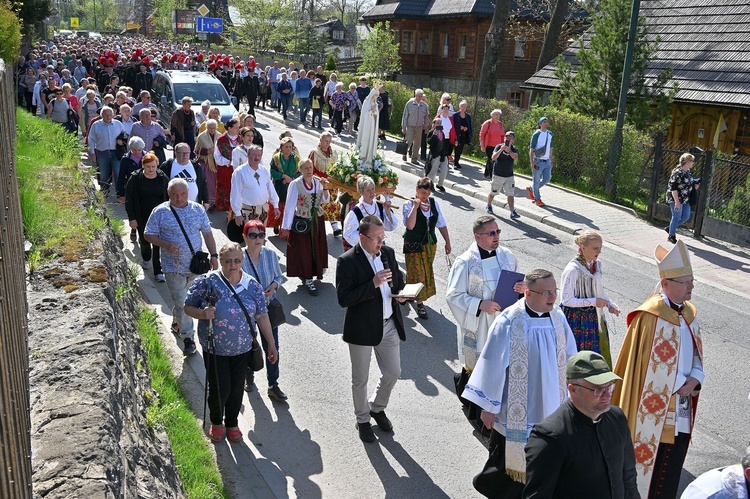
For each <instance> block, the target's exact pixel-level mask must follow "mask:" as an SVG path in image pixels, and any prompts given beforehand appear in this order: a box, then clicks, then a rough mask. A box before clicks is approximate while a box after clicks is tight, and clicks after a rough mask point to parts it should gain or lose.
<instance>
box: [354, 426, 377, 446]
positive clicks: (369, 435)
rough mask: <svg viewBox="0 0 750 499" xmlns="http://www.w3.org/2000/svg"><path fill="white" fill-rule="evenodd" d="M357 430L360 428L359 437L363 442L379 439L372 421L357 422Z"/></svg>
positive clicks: (369, 442)
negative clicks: (376, 436)
mask: <svg viewBox="0 0 750 499" xmlns="http://www.w3.org/2000/svg"><path fill="white" fill-rule="evenodd" d="M357 430H359V439H360V440H362V441H363V442H366V443H368V444H371V443H373V442H374V441H375V440H377V439H376V438H375V433H374V432H373V431H372V426H370V423H357Z"/></svg>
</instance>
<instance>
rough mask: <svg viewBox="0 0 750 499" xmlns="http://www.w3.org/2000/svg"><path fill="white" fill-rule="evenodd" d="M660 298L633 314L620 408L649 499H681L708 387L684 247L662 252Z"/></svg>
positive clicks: (621, 365)
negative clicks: (704, 388)
mask: <svg viewBox="0 0 750 499" xmlns="http://www.w3.org/2000/svg"><path fill="white" fill-rule="evenodd" d="M654 257H655V258H656V262H657V267H658V268H659V277H660V278H661V280H660V282H659V284H658V286H657V287H656V290H655V291H654V293H652V294H651V296H650V297H649V298H648V299H647V300H646V301H645V302H644V303H643V304H642V305H641V306H640V307H638V308H637V309H635V310H634V311H632V312H630V313H629V314H628V333H627V335H626V336H625V340H624V342H623V345H622V348H621V349H620V354H619V356H618V358H617V363H616V364H615V368H614V373H615V374H617V375H618V376H620V377H621V378H622V383H618V385H617V388H615V392H614V393H613V394H612V404H613V405H617V406H619V407H620V408H621V409H622V410H623V411H624V412H625V415H626V416H627V418H628V426H630V435H631V437H632V438H633V448H634V450H635V469H636V474H637V480H638V491H639V493H640V495H641V497H642V498H644V499H646V498H661V497H669V498H672V497H676V496H677V492H678V490H679V485H680V474H681V471H682V464H683V463H684V461H685V457H686V456H687V451H688V447H689V445H690V436H691V434H692V431H693V428H694V424H695V412H696V408H697V406H698V396H699V395H700V390H701V387H702V385H703V379H704V373H703V342H702V340H701V334H700V326H699V325H698V321H697V320H696V308H695V306H694V305H693V304H692V303H690V301H689V300H690V298H691V297H692V291H693V284H694V283H693V268H692V266H691V264H690V256H689V254H688V249H687V247H686V246H685V244H684V243H683V242H682V241H677V244H676V245H675V246H673V247H672V249H671V250H670V251H667V250H666V249H665V248H663V247H662V246H660V245H658V246H657V247H656V250H655V251H654Z"/></svg>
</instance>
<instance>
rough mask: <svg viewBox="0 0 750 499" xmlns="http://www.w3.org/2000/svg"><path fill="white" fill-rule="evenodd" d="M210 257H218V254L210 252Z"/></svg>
mask: <svg viewBox="0 0 750 499" xmlns="http://www.w3.org/2000/svg"><path fill="white" fill-rule="evenodd" d="M211 258H219V254H218V253H211Z"/></svg>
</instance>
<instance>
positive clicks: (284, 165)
mask: <svg viewBox="0 0 750 499" xmlns="http://www.w3.org/2000/svg"><path fill="white" fill-rule="evenodd" d="M295 151H296V148H295V147H294V141H293V140H292V138H291V137H284V138H283V139H281V144H280V146H279V151H277V152H276V153H274V155H273V157H272V158H271V168H270V169H271V178H272V179H273V186H274V187H275V188H276V194H278V195H279V210H280V211H281V213H284V205H285V204H286V196H287V190H288V189H289V184H290V183H291V182H292V181H293V180H294V179H295V178H297V177H299V175H300V172H299V163H300V157H299V154H298V153H295ZM266 227H272V228H273V233H274V234H278V233H279V228H280V227H281V218H277V217H276V216H274V212H273V211H271V212H270V213H269V214H268V221H267V222H266Z"/></svg>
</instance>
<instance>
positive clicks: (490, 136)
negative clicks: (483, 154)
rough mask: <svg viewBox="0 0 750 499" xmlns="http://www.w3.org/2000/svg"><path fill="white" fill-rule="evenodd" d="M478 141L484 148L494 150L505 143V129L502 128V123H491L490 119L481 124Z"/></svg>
mask: <svg viewBox="0 0 750 499" xmlns="http://www.w3.org/2000/svg"><path fill="white" fill-rule="evenodd" d="M479 141H480V142H481V143H482V144H484V147H485V148H487V147H492V148H494V147H495V146H497V145H498V144H502V143H503V142H505V128H504V127H503V123H502V122H501V121H498V122H497V123H493V122H492V118H490V119H488V120H487V121H485V122H484V123H482V128H481V130H479Z"/></svg>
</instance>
